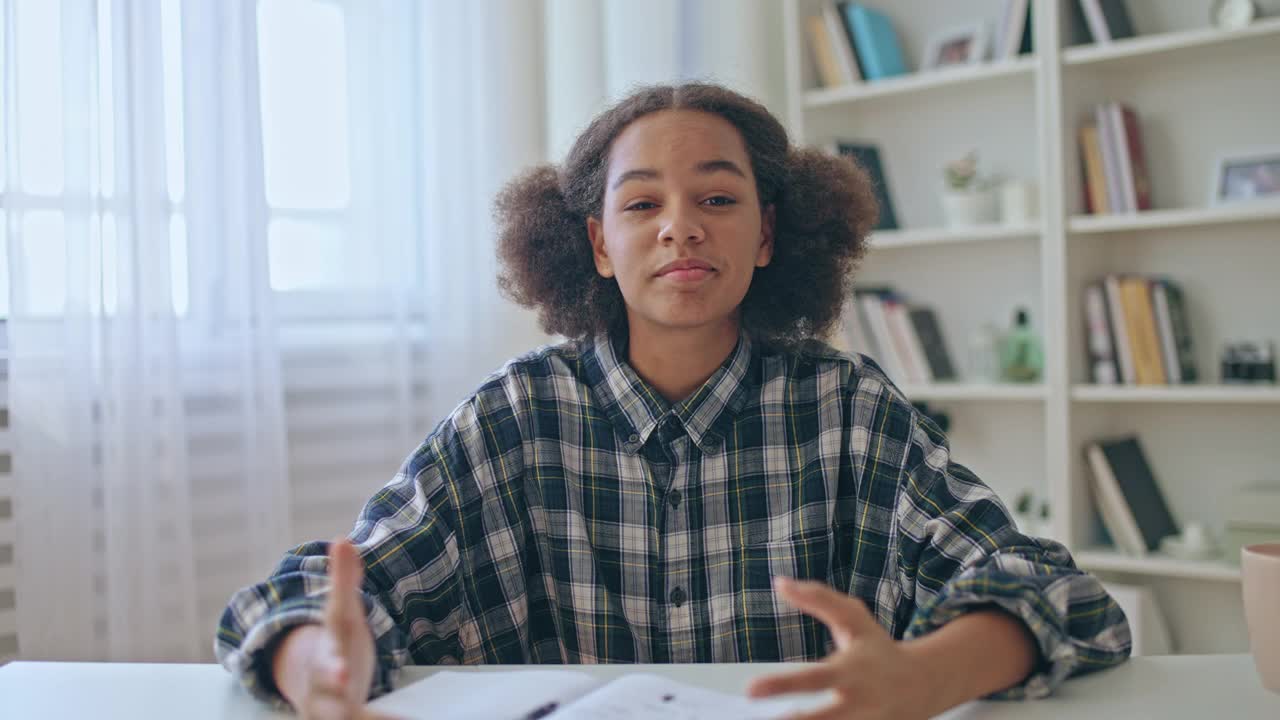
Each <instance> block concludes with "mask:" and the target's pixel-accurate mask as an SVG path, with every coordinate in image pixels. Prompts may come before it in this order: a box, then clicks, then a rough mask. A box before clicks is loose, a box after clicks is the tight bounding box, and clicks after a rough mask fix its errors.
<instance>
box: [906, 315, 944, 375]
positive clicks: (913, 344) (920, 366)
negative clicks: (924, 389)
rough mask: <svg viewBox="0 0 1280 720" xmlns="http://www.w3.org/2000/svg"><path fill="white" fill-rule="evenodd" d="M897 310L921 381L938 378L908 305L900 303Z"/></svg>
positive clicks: (912, 360) (908, 348)
mask: <svg viewBox="0 0 1280 720" xmlns="http://www.w3.org/2000/svg"><path fill="white" fill-rule="evenodd" d="M895 312H896V313H897V316H898V317H897V320H898V324H899V325H900V326H901V327H902V334H903V335H904V336H905V337H906V339H907V351H908V354H909V355H910V356H911V362H912V363H913V364H914V365H915V366H916V367H915V370H916V373H917V374H918V375H919V376H920V381H921V382H926V383H928V382H933V381H935V380H937V379H938V377H937V375H936V374H935V373H934V372H933V368H932V367H931V366H930V364H929V357H928V355H926V354H925V351H924V343H923V342H921V339H920V333H918V332H916V326H915V323H913V322H912V321H911V313H910V311H909V310H908V309H907V306H906V305H902V304H899V305H898V306H897V307H896V308H895Z"/></svg>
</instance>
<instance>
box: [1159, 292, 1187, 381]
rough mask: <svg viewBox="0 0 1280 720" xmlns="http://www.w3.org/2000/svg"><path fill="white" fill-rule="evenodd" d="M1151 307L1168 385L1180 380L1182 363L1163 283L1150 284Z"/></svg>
mask: <svg viewBox="0 0 1280 720" xmlns="http://www.w3.org/2000/svg"><path fill="white" fill-rule="evenodd" d="M1151 308H1152V309H1153V310H1155V313H1156V333H1157V334H1158V335H1159V336H1160V357H1161V358H1163V359H1164V369H1165V374H1166V375H1167V377H1166V378H1165V379H1166V380H1167V381H1168V382H1169V384H1170V385H1177V384H1179V383H1181V382H1182V365H1181V363H1179V362H1178V348H1177V345H1176V344H1175V343H1174V336H1173V320H1172V319H1171V318H1170V317H1169V296H1168V292H1167V290H1166V289H1165V286H1164V283H1161V282H1153V283H1152V284H1151Z"/></svg>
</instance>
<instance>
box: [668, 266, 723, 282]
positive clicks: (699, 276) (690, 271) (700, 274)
mask: <svg viewBox="0 0 1280 720" xmlns="http://www.w3.org/2000/svg"><path fill="white" fill-rule="evenodd" d="M713 272H715V271H714V270H708V269H706V268H683V269H680V270H670V271H668V272H665V273H663V274H661V275H659V276H658V277H661V278H666V279H668V280H674V281H676V282H697V281H699V280H704V279H706V278H708V277H710V276H711V273H713Z"/></svg>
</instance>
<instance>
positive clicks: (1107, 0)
mask: <svg viewBox="0 0 1280 720" xmlns="http://www.w3.org/2000/svg"><path fill="white" fill-rule="evenodd" d="M1078 1H1079V3H1080V7H1081V10H1083V12H1084V20H1085V26H1086V27H1087V28H1088V30H1089V34H1090V35H1091V36H1092V39H1093V41H1094V42H1095V43H1109V42H1111V41H1112V40H1120V39H1123V38H1127V37H1133V36H1134V30H1133V20H1132V19H1131V18H1130V17H1129V9H1128V7H1126V6H1125V4H1124V0H1078Z"/></svg>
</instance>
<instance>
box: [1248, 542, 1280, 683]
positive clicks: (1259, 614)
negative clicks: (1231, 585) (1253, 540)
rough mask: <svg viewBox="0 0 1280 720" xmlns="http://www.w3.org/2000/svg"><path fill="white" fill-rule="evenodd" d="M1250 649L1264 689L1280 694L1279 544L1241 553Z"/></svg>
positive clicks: (1249, 548)
mask: <svg viewBox="0 0 1280 720" xmlns="http://www.w3.org/2000/svg"><path fill="white" fill-rule="evenodd" d="M1240 567H1241V574H1242V576H1243V579H1244V617H1245V621H1246V622H1247V623H1248V625H1249V648H1250V649H1251V650H1252V651H1253V663H1254V665H1255V666H1256V667H1257V668H1258V676H1259V677H1261V678H1262V685H1263V687H1265V688H1267V689H1268V690H1270V691H1271V692H1274V693H1280V542H1274V543H1262V544H1259V545H1248V546H1245V547H1244V548H1241V550H1240Z"/></svg>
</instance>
